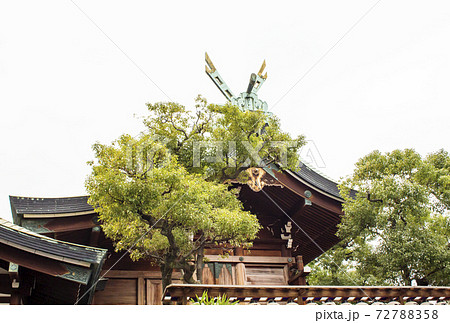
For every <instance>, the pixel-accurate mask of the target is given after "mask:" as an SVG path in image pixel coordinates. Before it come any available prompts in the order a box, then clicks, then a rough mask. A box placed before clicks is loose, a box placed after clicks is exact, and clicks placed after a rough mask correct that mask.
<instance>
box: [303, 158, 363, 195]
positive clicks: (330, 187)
mask: <svg viewBox="0 0 450 323" xmlns="http://www.w3.org/2000/svg"><path fill="white" fill-rule="evenodd" d="M294 173H295V174H296V175H297V176H298V177H300V178H301V179H303V180H304V181H305V182H307V183H308V184H310V185H312V186H314V187H315V188H318V189H319V190H322V191H324V192H325V193H328V194H330V195H333V196H334V197H337V198H339V199H342V197H341V195H340V193H339V188H338V184H337V183H336V182H334V181H332V180H331V179H328V178H326V177H325V176H323V175H321V174H319V173H317V172H316V171H314V170H313V169H311V168H310V167H309V166H307V165H305V164H302V165H301V166H300V170H297V171H295V172H294ZM350 196H352V197H354V196H356V191H354V190H352V191H351V192H350Z"/></svg>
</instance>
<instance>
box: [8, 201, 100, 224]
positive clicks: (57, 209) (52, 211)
mask: <svg viewBox="0 0 450 323" xmlns="http://www.w3.org/2000/svg"><path fill="white" fill-rule="evenodd" d="M88 198H89V196H75V197H60V198H41V197H22V196H10V197H9V200H10V203H11V209H12V213H13V216H14V220H15V221H14V222H15V223H20V221H16V217H17V216H23V217H24V218H53V217H60V216H64V217H66V216H77V215H84V214H91V213H94V208H93V207H92V206H91V205H89V204H88V202H87V200H88Z"/></svg>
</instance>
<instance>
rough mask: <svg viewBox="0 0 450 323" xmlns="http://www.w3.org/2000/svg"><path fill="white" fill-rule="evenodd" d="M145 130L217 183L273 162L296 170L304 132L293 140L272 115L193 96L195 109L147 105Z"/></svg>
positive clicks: (187, 165) (192, 168)
mask: <svg viewBox="0 0 450 323" xmlns="http://www.w3.org/2000/svg"><path fill="white" fill-rule="evenodd" d="M147 106H148V110H149V112H150V116H149V117H148V118H146V119H145V121H144V123H145V125H146V126H147V128H148V132H149V134H151V135H152V136H153V137H154V138H156V139H158V140H162V141H164V143H165V145H166V146H167V147H168V148H169V149H170V151H171V152H172V153H173V154H174V155H176V156H177V157H178V161H179V162H180V164H182V165H183V166H184V167H185V168H186V169H187V170H188V171H189V172H190V173H201V174H204V175H205V176H207V177H208V179H209V180H216V181H219V182H221V183H223V182H225V181H227V180H230V179H233V180H234V179H236V178H238V176H239V175H241V176H245V174H246V173H245V172H243V170H245V169H247V168H251V167H265V166H267V165H270V164H272V163H276V164H278V165H279V166H281V167H285V168H289V169H294V168H296V167H297V165H298V161H299V159H298V150H299V149H300V148H301V147H302V146H303V145H304V144H305V138H304V136H302V135H299V136H297V137H296V138H292V137H291V136H290V135H289V134H288V133H285V132H283V131H282V130H281V126H280V121H279V119H278V118H277V117H275V116H274V115H265V114H264V112H262V111H242V110H241V109H240V108H239V107H237V106H233V105H231V104H226V105H216V104H208V103H207V101H206V100H205V99H204V98H202V97H201V96H199V97H197V99H196V105H195V109H193V110H188V109H186V107H184V106H183V105H180V104H177V103H156V104H147Z"/></svg>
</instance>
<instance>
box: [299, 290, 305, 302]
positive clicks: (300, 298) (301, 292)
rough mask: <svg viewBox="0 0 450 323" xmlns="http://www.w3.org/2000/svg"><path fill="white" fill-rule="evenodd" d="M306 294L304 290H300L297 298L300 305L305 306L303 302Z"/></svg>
mask: <svg viewBox="0 0 450 323" xmlns="http://www.w3.org/2000/svg"><path fill="white" fill-rule="evenodd" d="M304 293H305V291H304V290H299V292H298V296H297V304H298V305H305V304H306V302H305V301H304V300H303V294H304Z"/></svg>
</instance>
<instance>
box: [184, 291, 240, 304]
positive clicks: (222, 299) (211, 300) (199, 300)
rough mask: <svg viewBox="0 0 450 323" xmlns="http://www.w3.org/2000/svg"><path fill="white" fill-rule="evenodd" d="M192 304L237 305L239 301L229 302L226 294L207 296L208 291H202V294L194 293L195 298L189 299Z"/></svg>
mask: <svg viewBox="0 0 450 323" xmlns="http://www.w3.org/2000/svg"><path fill="white" fill-rule="evenodd" d="M191 303H192V304H193V305H237V304H238V303H239V301H234V302H231V301H230V299H229V298H228V297H227V295H226V294H223V295H220V296H218V297H212V296H211V297H210V296H208V291H206V290H205V291H204V292H203V294H202V296H200V297H199V296H198V295H195V299H191Z"/></svg>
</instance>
